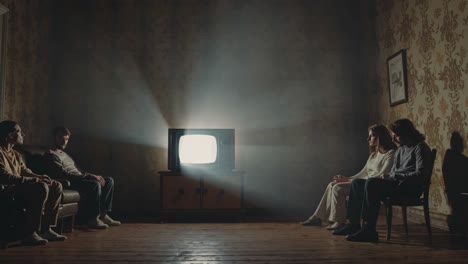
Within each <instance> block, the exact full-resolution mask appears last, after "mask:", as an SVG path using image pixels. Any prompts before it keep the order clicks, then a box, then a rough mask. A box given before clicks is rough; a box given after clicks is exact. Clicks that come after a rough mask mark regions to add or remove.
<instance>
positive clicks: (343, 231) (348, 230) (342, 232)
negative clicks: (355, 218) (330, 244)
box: [332, 224, 361, 236]
mask: <svg viewBox="0 0 468 264" xmlns="http://www.w3.org/2000/svg"><path fill="white" fill-rule="evenodd" d="M359 230H361V227H360V226H359V225H352V224H346V225H344V226H343V227H341V228H338V229H335V230H334V231H333V232H332V234H333V235H337V236H346V235H349V234H354V233H356V232H357V231H359Z"/></svg>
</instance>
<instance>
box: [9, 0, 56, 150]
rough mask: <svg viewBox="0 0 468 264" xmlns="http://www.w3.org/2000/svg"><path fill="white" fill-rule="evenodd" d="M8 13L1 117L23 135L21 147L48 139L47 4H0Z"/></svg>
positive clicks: (12, 1) (13, 1)
mask: <svg viewBox="0 0 468 264" xmlns="http://www.w3.org/2000/svg"><path fill="white" fill-rule="evenodd" d="M0 3H1V4H2V5H4V6H6V7H7V8H8V9H9V10H10V11H9V18H8V25H9V27H8V36H7V38H8V43H7V56H6V59H7V63H6V86H5V101H4V102H3V103H4V104H5V105H4V110H5V116H4V117H2V118H3V119H10V120H14V121H16V122H18V123H19V124H20V125H21V127H22V129H23V130H24V131H25V132H26V138H25V143H28V144H39V143H42V142H45V140H47V139H48V138H49V131H50V128H49V123H48V122H49V121H48V120H49V110H48V109H49V100H48V89H49V85H48V80H49V75H48V73H49V72H48V65H49V64H48V56H49V55H48V54H49V47H48V32H49V15H48V14H49V12H48V10H49V1H39V0H30V1H24V0H20V1H18V0H2V1H1V2H0Z"/></svg>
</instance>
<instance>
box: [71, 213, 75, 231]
mask: <svg viewBox="0 0 468 264" xmlns="http://www.w3.org/2000/svg"><path fill="white" fill-rule="evenodd" d="M73 228H75V215H72V216H71V220H70V233H71V232H73Z"/></svg>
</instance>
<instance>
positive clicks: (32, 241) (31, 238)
mask: <svg viewBox="0 0 468 264" xmlns="http://www.w3.org/2000/svg"><path fill="white" fill-rule="evenodd" d="M47 242H49V241H47V239H44V238H42V237H40V236H39V235H38V234H37V233H36V232H33V233H32V234H30V235H28V236H26V237H25V238H23V239H22V240H21V244H23V245H25V246H39V245H45V244H47Z"/></svg>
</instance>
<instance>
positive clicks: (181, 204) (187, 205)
mask: <svg viewBox="0 0 468 264" xmlns="http://www.w3.org/2000/svg"><path fill="white" fill-rule="evenodd" d="M163 177H164V178H163V180H162V186H161V189H162V199H163V200H162V206H163V209H199V208H200V196H201V194H200V179H194V178H190V177H183V176H163Z"/></svg>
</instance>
